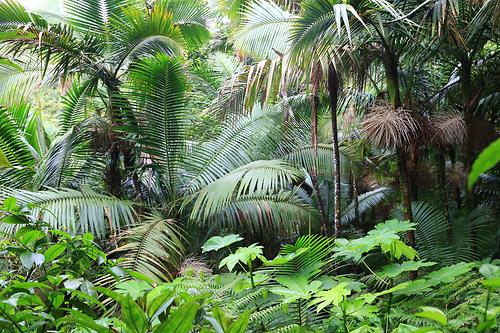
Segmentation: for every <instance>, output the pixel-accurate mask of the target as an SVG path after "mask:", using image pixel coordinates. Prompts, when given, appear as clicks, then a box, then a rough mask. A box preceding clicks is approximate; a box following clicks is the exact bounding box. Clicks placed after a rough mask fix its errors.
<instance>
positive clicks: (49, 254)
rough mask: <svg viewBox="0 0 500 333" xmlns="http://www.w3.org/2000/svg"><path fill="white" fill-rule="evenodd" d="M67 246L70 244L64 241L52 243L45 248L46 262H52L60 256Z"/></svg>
mask: <svg viewBox="0 0 500 333" xmlns="http://www.w3.org/2000/svg"><path fill="white" fill-rule="evenodd" d="M67 247H68V246H67V245H66V244H64V243H57V244H53V245H51V246H50V247H49V248H48V249H47V250H45V253H44V254H43V255H44V256H45V263H50V262H51V261H52V260H54V259H56V258H57V257H59V256H60V255H61V254H63V253H64V251H66V248H67Z"/></svg>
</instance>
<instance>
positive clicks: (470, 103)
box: [460, 59, 477, 210]
mask: <svg viewBox="0 0 500 333" xmlns="http://www.w3.org/2000/svg"><path fill="white" fill-rule="evenodd" d="M461 65H462V66H461V75H460V79H461V82H462V97H463V104H462V107H463V112H464V120H465V126H466V128H467V141H466V143H465V154H464V167H465V173H466V174H467V175H468V174H469V173H470V171H471V169H472V163H473V162H474V147H473V144H472V138H473V136H474V135H475V133H474V131H473V128H472V120H473V112H474V110H475V109H476V106H477V104H476V103H475V102H474V96H473V93H472V83H471V77H472V64H471V61H470V60H469V59H464V60H463V61H462V63H461ZM465 199H466V205H467V207H468V208H469V210H472V209H474V208H475V207H476V195H475V192H474V188H472V189H470V190H466V197H465Z"/></svg>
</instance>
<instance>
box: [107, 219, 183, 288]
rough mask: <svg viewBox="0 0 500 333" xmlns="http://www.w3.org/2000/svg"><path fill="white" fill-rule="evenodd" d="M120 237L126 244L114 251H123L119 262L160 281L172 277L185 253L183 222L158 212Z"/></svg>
mask: <svg viewBox="0 0 500 333" xmlns="http://www.w3.org/2000/svg"><path fill="white" fill-rule="evenodd" d="M120 239H121V240H123V241H125V243H124V245H122V246H120V247H119V248H117V249H116V250H114V251H113V253H117V254H121V257H122V259H123V261H122V262H121V263H120V266H121V267H123V268H125V269H130V270H132V271H136V272H139V273H142V274H145V275H147V276H149V277H150V278H152V279H154V280H156V281H158V282H161V281H171V280H173V279H174V278H175V276H176V275H177V272H179V270H180V268H181V265H182V262H183V259H184V257H185V254H186V249H185V244H186V243H187V239H186V235H185V232H184V230H183V229H182V227H181V225H180V224H179V223H178V221H175V220H172V219H167V218H165V217H163V216H162V215H161V214H160V213H158V212H153V213H151V214H149V215H146V216H145V217H144V219H143V220H142V221H141V223H140V224H139V225H137V226H135V227H133V228H131V229H129V230H127V231H126V232H124V233H122V234H121V235H120Z"/></svg>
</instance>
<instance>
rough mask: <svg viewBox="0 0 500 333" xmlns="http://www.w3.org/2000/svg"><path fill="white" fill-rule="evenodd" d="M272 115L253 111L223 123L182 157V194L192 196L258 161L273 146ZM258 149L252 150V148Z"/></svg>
mask: <svg viewBox="0 0 500 333" xmlns="http://www.w3.org/2000/svg"><path fill="white" fill-rule="evenodd" d="M275 115H276V113H275V112H272V111H271V110H267V109H266V110H254V111H253V112H252V113H251V114H250V115H248V116H244V117H240V118H239V119H237V120H236V121H235V122H232V121H227V122H226V124H225V125H224V128H223V129H222V131H221V133H220V135H219V136H218V137H217V138H216V139H215V140H213V141H209V142H206V143H202V144H200V145H199V146H198V147H196V148H193V150H192V151H191V152H190V153H189V155H188V156H187V158H186V161H185V166H186V169H187V171H188V175H187V177H186V181H185V182H184V185H183V191H185V192H186V193H188V194H192V193H194V192H196V191H199V190H200V189H202V188H203V187H204V186H206V185H208V184H210V183H211V182H213V181H215V180H217V179H219V178H220V177H222V176H224V175H226V174H228V173H229V172H231V171H233V170H235V169H237V168H239V167H242V166H244V165H245V164H248V163H250V162H252V161H254V160H256V159H259V158H261V157H262V156H261V154H262V151H259V149H262V150H268V149H272V148H273V146H275V141H276V138H275V135H273V133H274V132H273V130H274V129H275V125H276V124H275V120H274V118H273V116H275ZM257 146H258V147H259V149H256V147H257Z"/></svg>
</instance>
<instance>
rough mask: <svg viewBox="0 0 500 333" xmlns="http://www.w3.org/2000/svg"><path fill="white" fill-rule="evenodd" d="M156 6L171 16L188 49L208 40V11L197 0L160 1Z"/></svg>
mask: <svg viewBox="0 0 500 333" xmlns="http://www.w3.org/2000/svg"><path fill="white" fill-rule="evenodd" d="M157 6H158V7H159V8H161V10H164V11H165V12H169V13H171V14H172V20H173V23H174V24H175V26H177V27H179V29H180V30H181V32H182V36H183V38H184V40H185V41H186V44H187V46H188V47H190V48H195V47H198V46H200V45H202V44H203V43H205V42H207V41H208V39H209V38H210V31H209V30H208V28H207V19H208V18H209V9H208V7H207V6H205V5H203V4H202V3H201V2H199V1H197V0H160V1H159V2H158V5H157Z"/></svg>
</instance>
